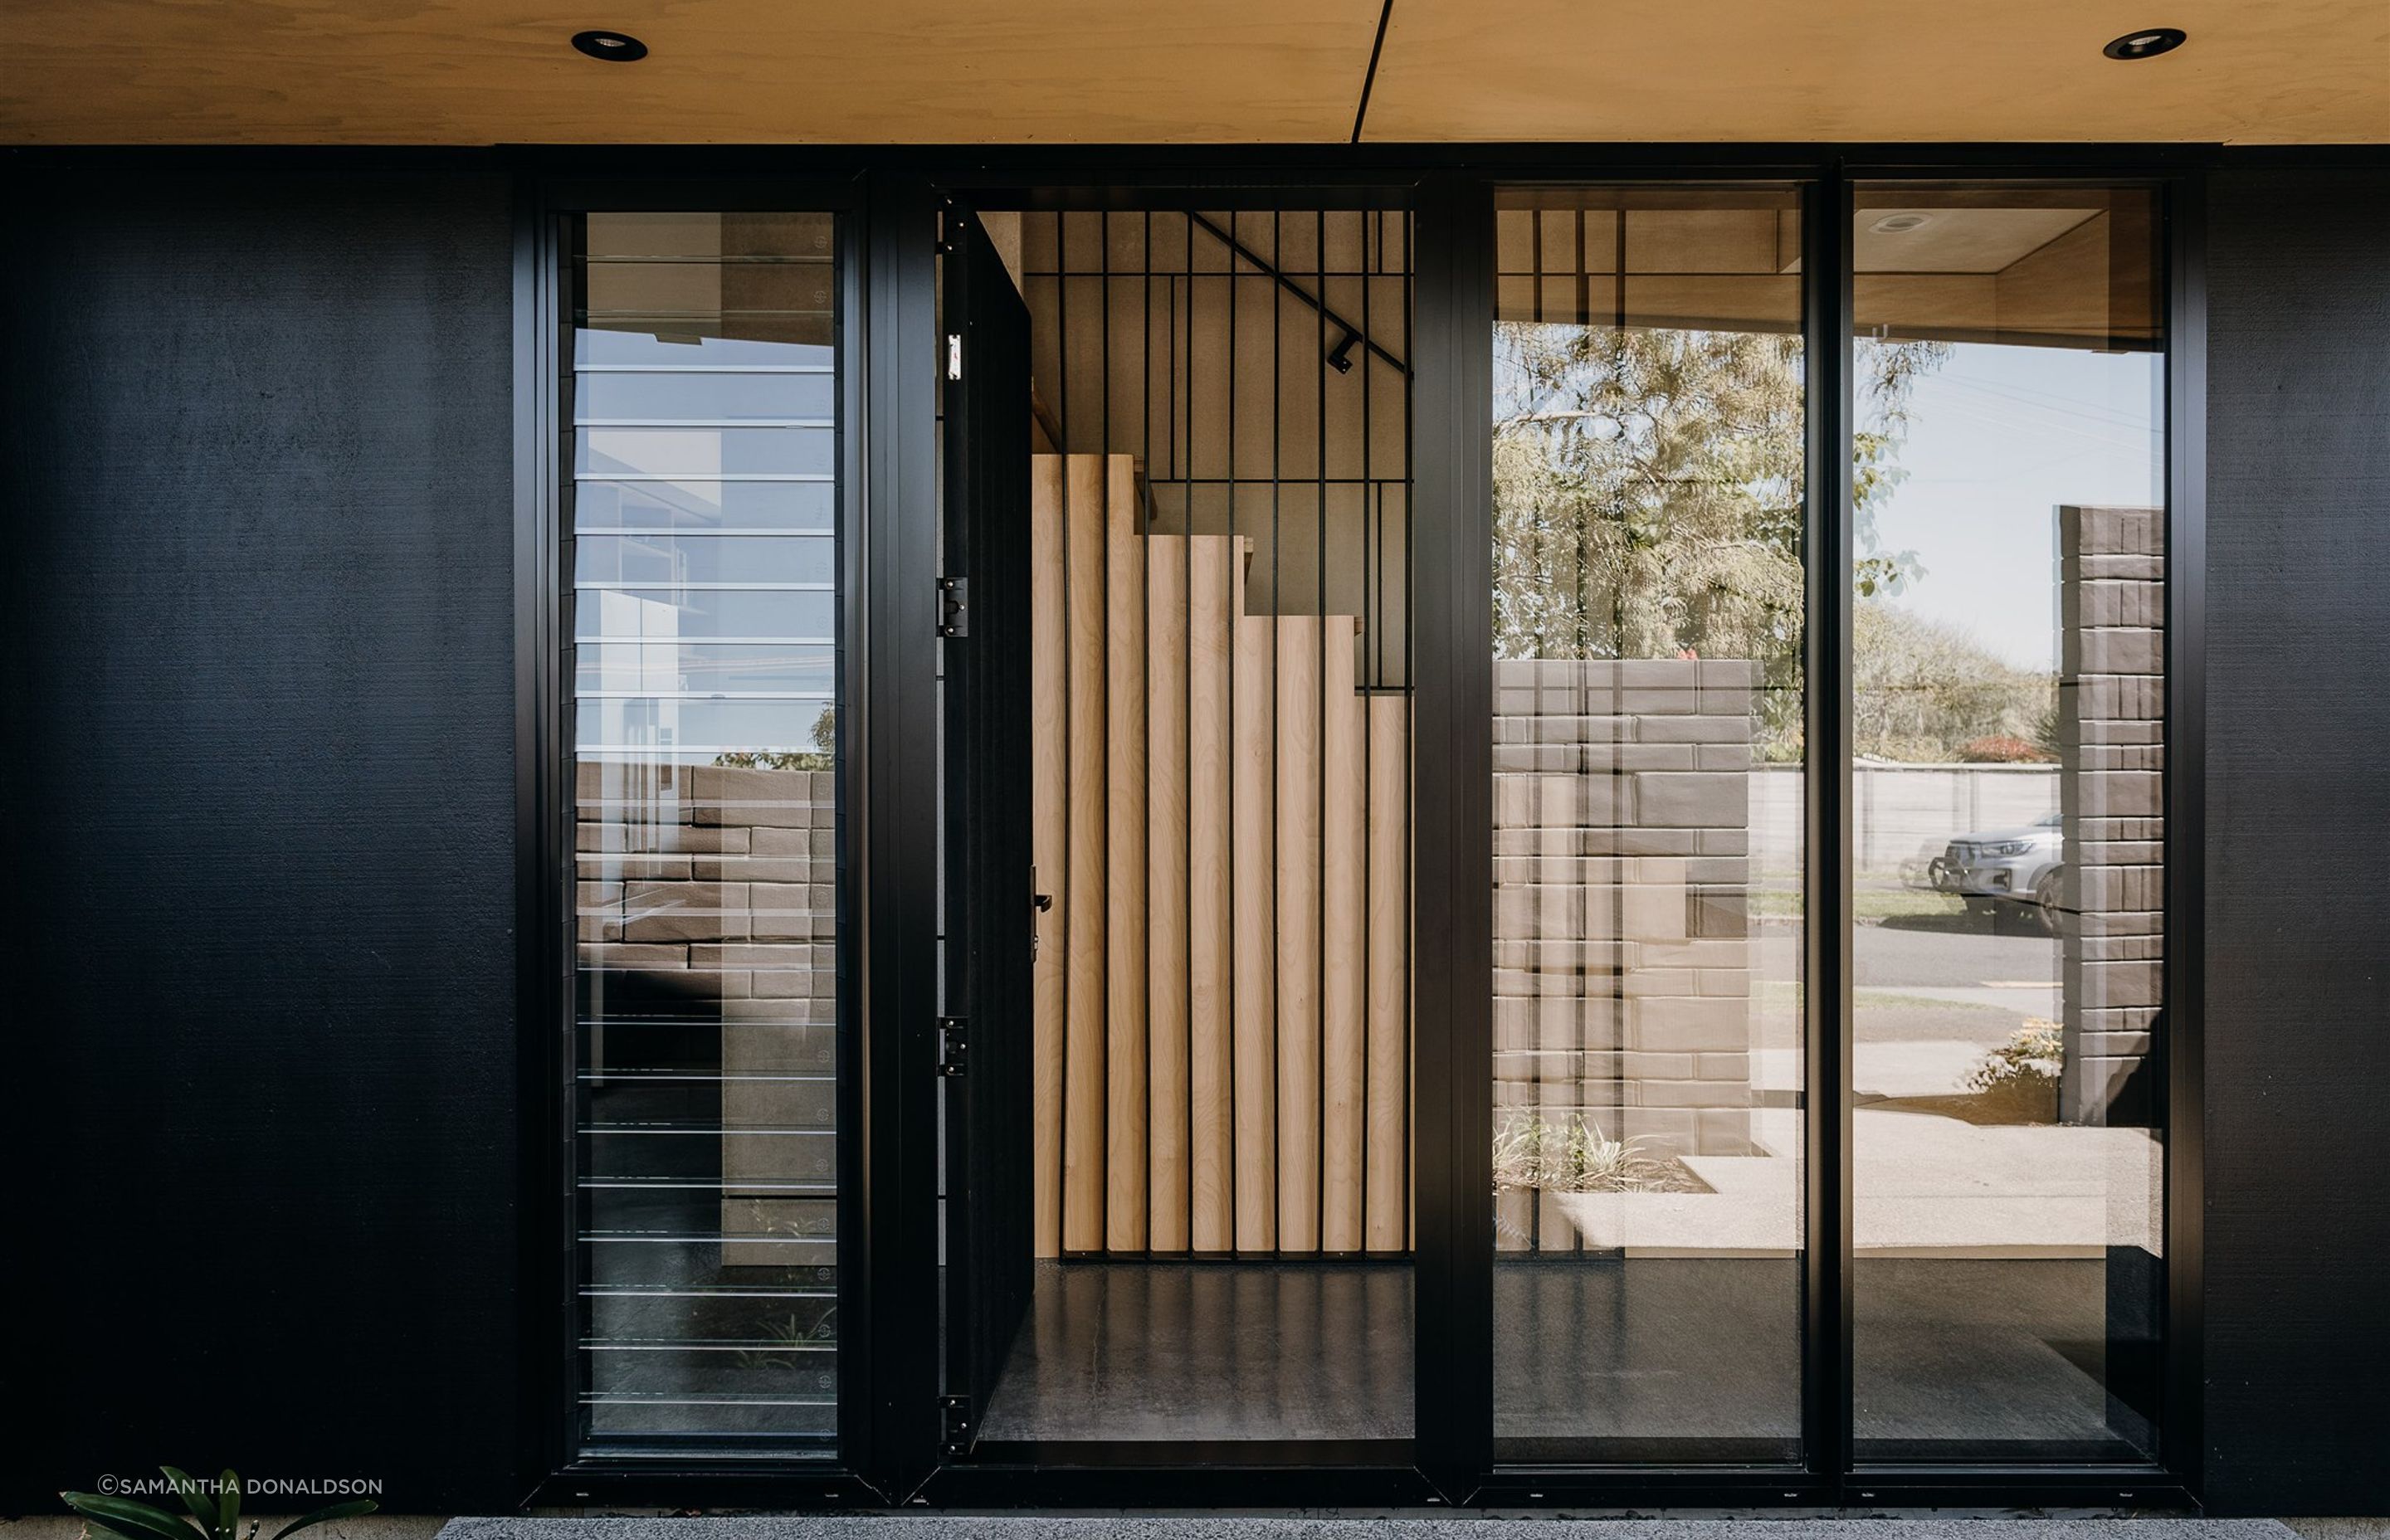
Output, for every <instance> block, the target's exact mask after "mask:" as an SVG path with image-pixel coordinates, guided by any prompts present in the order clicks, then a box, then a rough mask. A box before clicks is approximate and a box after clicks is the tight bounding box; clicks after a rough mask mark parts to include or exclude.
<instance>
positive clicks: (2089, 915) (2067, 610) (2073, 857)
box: [2058, 507, 2165, 1123]
mask: <svg viewBox="0 0 2390 1540" xmlns="http://www.w3.org/2000/svg"><path fill="white" fill-rule="evenodd" d="M2058 552H2059V558H2058V559H2059V596H2060V597H2059V607H2060V616H2059V628H2060V647H2059V685H2058V696H2059V709H2058V720H2059V761H2060V766H2061V774H2060V776H2059V813H2060V815H2061V817H2062V819H2063V828H2064V832H2065V836H2066V862H2067V866H2066V878H2065V882H2064V884H2063V892H2064V902H2065V907H2066V909H2067V910H2068V911H2069V914H2068V917H2067V919H2066V922H2065V923H2064V924H2063V925H2062V930H2061V934H2062V942H2061V944H2060V969H2061V971H2060V980H2061V984H2062V995H2061V998H2062V1007H2061V1014H2062V1020H2061V1023H2060V1024H2061V1026H2062V1029H2063V1041H2064V1046H2065V1067H2064V1069H2063V1071H2062V1074H2061V1078H2060V1082H2059V1115H2060V1116H2061V1117H2062V1118H2063V1119H2064V1120H2065V1121H2067V1122H2069V1123H2106V1122H2108V1121H2109V1120H2110V1114H2111V1112H2112V1111H2113V1110H2116V1109H2117V1108H2118V1105H2119V1101H2120V1098H2121V1097H2123V1096H2125V1095H2126V1094H2127V1085H2128V1084H2129V1083H2130V1082H2131V1081H2132V1079H2133V1077H2134V1076H2135V1075H2136V1074H2138V1073H2139V1072H2142V1071H2143V1069H2144V1068H2145V1066H2146V1065H2147V1064H2148V1062H2149V1059H2150V1053H2151V1048H2152V1034H2153V1033H2154V1032H2155V1031H2156V1028H2157V1020H2158V1013H2159V1008H2160V1007H2161V1006H2162V1004H2163V1003H2164V995H2163V988H2164V982H2165V956H2164V940H2165V937H2164V930H2165V912H2164V911H2165V866H2164V860H2165V845H2164V840H2165V824H2164V813H2165V803H2164V801H2163V791H2164V779H2165V763H2164V754H2165V744H2164V736H2165V513H2164V510H2162V509H2158V508H2145V507H2061V508H2060V509H2059V510H2058ZM2134 1121H2138V1118H2137V1117H2136V1118H2135V1119H2134Z"/></svg>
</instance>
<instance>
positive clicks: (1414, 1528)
mask: <svg viewBox="0 0 2390 1540" xmlns="http://www.w3.org/2000/svg"><path fill="white" fill-rule="evenodd" d="M2127 1525H2131V1526H2134V1527H2133V1528H2132V1529H2131V1530H2129V1531H2128V1530H2127V1529H2126V1528H2125V1526H2127ZM1380 1535H1395V1536H1403V1537H1406V1540H1488V1537H1490V1536H1494V1535H1499V1536H1500V1537H1501V1540H2298V1536H2296V1535H2295V1534H2294V1532H2293V1531H2292V1530H2290V1529H2289V1528H2288V1527H2286V1526H2285V1525H2283V1524H2282V1523H2281V1521H2277V1520H2273V1519H2176V1518H2146V1519H2017V1518H1924V1519H1840V1518H1781V1519H1556V1518H1525V1517H1515V1516H1495V1515H1491V1514H1488V1515H1484V1516H1477V1517H1469V1516H1462V1515H1458V1514H1434V1515H1420V1516H1416V1517H1414V1516H1408V1515H1403V1516H1394V1515H1381V1516H1374V1517H1369V1518H1352V1519H1341V1518H1340V1519H1295V1518H1267V1517H1257V1516H1245V1515H1228V1514H1203V1515H1158V1514H1157V1515H1115V1516H1103V1517H1097V1516H1086V1517H1073V1516H1061V1515H1050V1514H1020V1515H1011V1514H1007V1515H996V1516H986V1515H967V1514H902V1515H894V1516H890V1517H885V1518H850V1517H820V1518H806V1517H787V1518H779V1517H762V1516H757V1517H747V1518H728V1517H726V1518H704V1519H678V1518H588V1519H571V1518H529V1519H457V1520H453V1521H450V1523H449V1524H448V1526H447V1527H446V1528H445V1529H443V1530H442V1531H441V1532H440V1536H439V1540H1369V1537H1373V1536H1380ZM2317 1540H2321V1537H2317ZM2334 1540H2337V1537H2334Z"/></svg>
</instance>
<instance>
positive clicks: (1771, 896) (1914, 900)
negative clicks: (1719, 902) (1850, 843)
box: [1751, 888, 1967, 919]
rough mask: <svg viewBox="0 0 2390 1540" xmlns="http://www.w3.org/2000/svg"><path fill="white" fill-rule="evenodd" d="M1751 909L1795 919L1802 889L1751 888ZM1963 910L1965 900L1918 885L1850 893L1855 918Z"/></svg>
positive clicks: (1920, 915)
mask: <svg viewBox="0 0 2390 1540" xmlns="http://www.w3.org/2000/svg"><path fill="white" fill-rule="evenodd" d="M1751 912H1752V913H1753V914H1754V915H1756V916H1758V917H1759V918H1763V919H1791V918H1797V917H1798V916H1799V915H1800V913H1801V890H1800V889H1798V888H1754V889H1753V890H1752V891H1751ZM1966 912H1967V905H1966V904H1965V902H1964V901H1962V900H1960V899H1959V898H1956V897H1953V896H1952V895H1951V894H1949V893H1936V892H1925V891H1923V890H1921V889H1918V888H1861V889H1859V890H1858V891H1857V892H1854V893H1852V894H1851V917H1852V918H1855V919H1918V918H1928V917H1939V918H1949V919H1955V918H1958V917H1959V916H1960V915H1963V914H1965V913H1966Z"/></svg>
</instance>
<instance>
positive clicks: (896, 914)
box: [840, 178, 939, 1492]
mask: <svg viewBox="0 0 2390 1540" xmlns="http://www.w3.org/2000/svg"><path fill="white" fill-rule="evenodd" d="M875 192H876V193H877V194H878V196H875V197H874V198H873V199H872V200H871V204H870V212H869V216H868V217H869V219H870V222H871V225H870V230H869V233H868V248H867V250H868V256H867V262H868V264H869V267H868V281H867V289H866V294H867V340H866V343H865V349H864V353H865V356H864V359H863V366H864V367H865V369H866V370H867V388H866V398H865V399H866V404H867V411H868V414H869V416H868V418H867V423H868V425H869V428H868V431H867V433H866V435H865V441H866V449H865V455H864V462H863V470H864V477H865V483H864V520H865V529H864V539H865V542H866V546H867V549H866V553H865V561H866V567H865V572H866V584H865V589H864V604H865V607H866V612H865V614H864V616H863V617H862V635H864V636H865V638H866V644H867V648H866V661H865V673H866V676H867V687H866V690H865V692H864V696H863V699H862V700H861V702H860V704H861V706H862V708H863V710H862V711H861V712H858V713H856V714H857V716H858V718H859V721H858V723H857V724H856V725H857V727H858V728H859V729H860V730H859V732H858V733H857V734H856V735H855V738H856V739H857V740H859V741H857V742H855V743H854V746H855V747H856V748H857V749H858V751H859V757H860V759H861V760H862V762H863V763H862V766H861V770H862V773H861V774H860V776H858V777H857V780H858V782H859V784H861V785H863V786H865V787H867V794H866V797H865V799H864V802H865V805H864V807H863V808H862V809H861V811H862V813H863V815H864V822H865V830H866V832H865V836H864V841H863V846H862V849H863V860H864V862H865V866H864V869H863V870H862V872H861V873H859V874H858V875H859V882H858V892H861V893H862V895H863V900H864V902H863V913H864V916H865V917H866V918H865V934H864V936H863V938H862V939H861V943H860V952H859V955H860V956H861V957H862V958H863V959H864V965H863V967H862V969H860V971H859V973H858V975H857V982H858V984H859V986H860V988H859V989H858V991H857V993H858V995H860V998H858V999H857V1000H856V1001H855V1002H854V1010H855V1012H856V1015H855V1018H854V1019H855V1020H856V1021H857V1022H858V1023H859V1024H860V1027H861V1030H862V1032H863V1033H864V1036H865V1042H866V1046H865V1052H864V1054H863V1056H861V1057H862V1062H861V1065H860V1069H861V1072H862V1074H863V1076H864V1078H865V1081H866V1084H865V1088H864V1118H865V1127H864V1130H863V1135H864V1137H863V1147H864V1172H863V1180H864V1183H865V1184H866V1187H867V1195H866V1203H865V1213H866V1214H867V1221H866V1223H867V1226H868V1230H867V1235H866V1237H865V1238H864V1240H865V1244H866V1245H867V1246H868V1247H869V1248H870V1250H869V1252H868V1254H869V1255H870V1256H871V1257H872V1258H873V1262H874V1269H873V1276H874V1277H875V1278H884V1279H885V1280H886V1285H887V1286H886V1287H884V1288H880V1289H877V1290H874V1291H873V1297H872V1298H870V1299H867V1300H865V1301H862V1302H860V1303H862V1304H863V1306H864V1315H865V1316H866V1321H867V1325H866V1328H865V1329H866V1330H867V1331H868V1332H869V1333H870V1334H871V1344H870V1351H871V1355H872V1364H873V1372H872V1378H871V1380H870V1382H869V1383H868V1385H867V1387H866V1388H865V1393H866V1394H867V1395H868V1396H869V1397H870V1399H871V1405H872V1415H873V1423H874V1427H873V1432H872V1452H871V1459H872V1468H871V1474H872V1476H873V1478H874V1484H876V1485H879V1486H880V1487H881V1488H882V1489H883V1490H891V1491H903V1492H909V1491H911V1490H912V1489H913V1488H914V1487H916V1486H918V1485H919V1483H920V1482H921V1481H922V1480H924V1479H925V1478H926V1477H927V1476H928V1475H929V1474H930V1472H931V1471H932V1469H935V1466H936V1450H937V1446H938V1412H937V1393H938V1336H939V1333H938V1332H937V1331H936V1330H935V1329H934V1326H933V1325H932V1327H931V1328H929V1329H924V1326H925V1323H934V1322H935V1321H936V1320H937V1318H938V1306H937V1293H936V1290H937V1280H938V1225H937V1218H938V1215H937V1201H936V1195H937V1177H938V1173H937V1155H936V1151H937V1146H938V1138H937V1123H938V1098H937V1096H936V1094H935V1093H936V1078H937V1077H936V1075H935V1072H934V1071H935V1064H936V1017H935V1012H936V1009H937V1002H936V998H935V982H936V978H937V960H938V959H937V953H936V942H935V937H936V934H937V930H938V923H937V916H938V849H937V844H938V832H937V830H938V820H937V816H936V810H937V798H938V764H937V743H938V725H937V714H936V712H937V663H938V657H937V605H936V579H937V560H936V553H937V549H938V541H937V534H938V531H937V523H938V519H939V508H938V501H937V496H936V469H937V408H938V402H937V395H936V390H935V383H936V374H935V368H934V363H933V360H934V359H935V357H936V351H937V308H936V307H937V295H936V283H937V266H936V250H935V248H936V242H937V214H936V203H935V199H933V197H932V194H931V192H930V189H929V188H928V186H926V185H925V184H919V183H917V182H914V181H912V180H910V179H893V178H892V179H890V181H889V182H888V183H886V184H883V185H882V186H880V188H877V189H875ZM846 1303H847V1302H846V1301H845V1300H844V1299H842V1301H841V1305H840V1308H841V1313H842V1319H843V1314H844V1310H845V1307H846Z"/></svg>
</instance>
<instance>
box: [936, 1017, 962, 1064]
mask: <svg viewBox="0 0 2390 1540" xmlns="http://www.w3.org/2000/svg"><path fill="white" fill-rule="evenodd" d="M969 1065H970V1018H969V1017H967V1016H941V1017H939V1018H938V1073H940V1074H942V1075H944V1076H946V1077H947V1078H949V1079H953V1078H957V1077H958V1076H960V1075H961V1074H962V1073H963V1072H964V1070H965V1069H966V1068H967V1067H968V1066H969Z"/></svg>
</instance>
